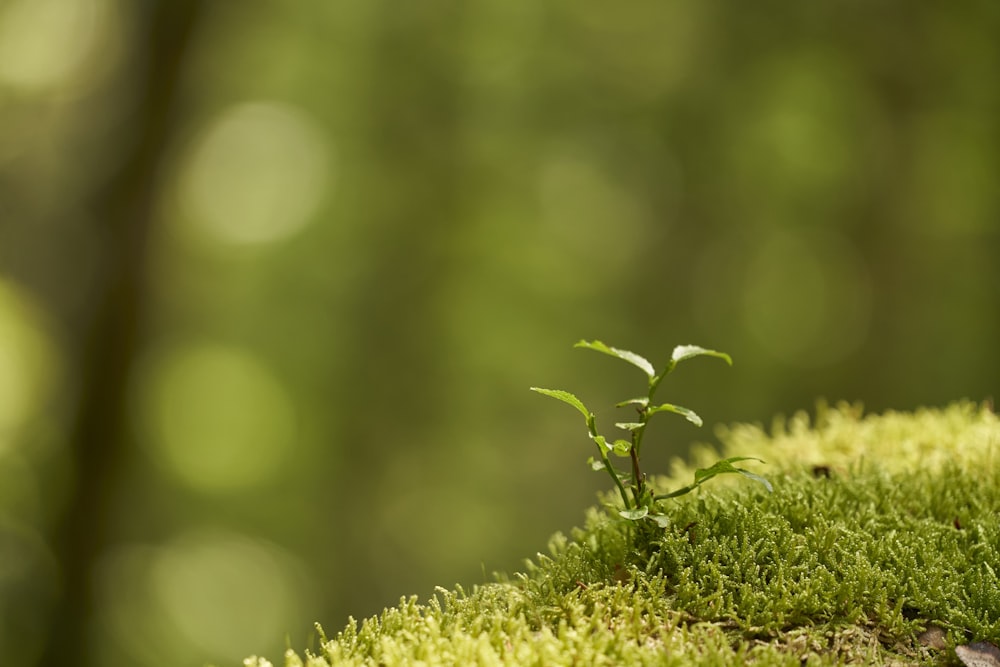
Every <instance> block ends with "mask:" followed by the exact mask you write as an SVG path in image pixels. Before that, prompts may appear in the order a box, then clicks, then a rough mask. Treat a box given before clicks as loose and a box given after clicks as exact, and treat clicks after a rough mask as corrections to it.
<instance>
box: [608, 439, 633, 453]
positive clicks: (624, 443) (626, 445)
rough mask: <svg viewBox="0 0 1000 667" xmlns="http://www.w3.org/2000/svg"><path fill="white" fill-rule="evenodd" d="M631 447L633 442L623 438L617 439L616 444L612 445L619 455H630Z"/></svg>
mask: <svg viewBox="0 0 1000 667" xmlns="http://www.w3.org/2000/svg"><path fill="white" fill-rule="evenodd" d="M631 449H632V443H631V442H629V441H628V440H621V439H618V440H615V442H614V445H612V447H611V450H612V451H613V452H614V453H615V454H616V455H618V456H628V455H629V450H631Z"/></svg>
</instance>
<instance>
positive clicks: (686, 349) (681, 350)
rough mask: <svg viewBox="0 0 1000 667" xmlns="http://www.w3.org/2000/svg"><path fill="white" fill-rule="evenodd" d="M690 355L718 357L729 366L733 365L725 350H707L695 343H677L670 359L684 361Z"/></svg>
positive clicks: (675, 361) (674, 361)
mask: <svg viewBox="0 0 1000 667" xmlns="http://www.w3.org/2000/svg"><path fill="white" fill-rule="evenodd" d="M691 357H718V358H719V359H722V360H723V361H725V362H726V363H727V364H729V365H730V366H732V365H733V359H732V357H730V356H729V355H728V354H726V353H725V352H717V351H716V350H707V349H705V348H703V347H699V346H697V345H678V346H677V347H675V348H674V353H673V354H672V355H671V356H670V360H671V361H672V362H673V363H675V364H676V363H677V362H679V361H684V360H685V359H690V358H691Z"/></svg>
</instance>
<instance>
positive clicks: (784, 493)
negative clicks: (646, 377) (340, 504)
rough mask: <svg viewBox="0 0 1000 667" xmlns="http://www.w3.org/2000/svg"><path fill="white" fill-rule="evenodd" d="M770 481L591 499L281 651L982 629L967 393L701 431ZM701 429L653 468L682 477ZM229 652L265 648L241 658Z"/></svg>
mask: <svg viewBox="0 0 1000 667" xmlns="http://www.w3.org/2000/svg"><path fill="white" fill-rule="evenodd" d="M721 439H722V443H723V450H724V451H723V452H721V454H722V455H725V456H738V455H745V456H759V457H761V458H763V459H765V460H766V461H767V462H768V465H767V466H766V468H762V469H761V471H762V472H764V473H765V474H766V476H767V477H768V478H769V479H770V480H771V481H772V483H773V485H774V492H773V493H771V494H768V493H767V492H766V491H764V490H763V488H762V487H761V486H760V485H757V484H752V483H749V482H747V481H746V480H742V481H741V480H739V479H734V480H731V482H730V483H720V484H716V483H715V481H713V482H712V484H710V485H708V487H707V488H704V489H703V490H701V491H699V492H697V493H695V494H692V495H689V496H684V497H681V498H679V499H677V500H675V501H669V502H667V503H665V506H664V508H665V511H666V512H667V513H668V514H669V515H670V516H671V519H672V524H671V525H670V526H669V527H667V528H666V529H661V528H657V527H655V526H654V524H652V523H651V522H645V524H642V525H639V526H638V527H637V525H636V524H634V523H631V522H626V521H623V520H621V519H618V518H616V517H615V515H614V514H613V513H610V512H608V511H606V510H604V509H593V510H591V511H590V512H589V513H588V516H587V521H586V524H585V527H584V528H583V529H580V530H577V531H575V532H574V534H573V535H572V538H571V539H567V538H566V537H563V536H561V535H556V536H555V537H554V538H553V540H552V542H551V544H550V546H549V549H550V551H551V555H549V556H544V555H541V554H539V555H538V556H537V557H536V559H535V560H534V561H532V562H529V563H528V565H527V568H526V571H525V572H524V573H522V574H518V575H517V576H516V577H514V578H512V579H510V580H501V581H498V582H497V583H492V584H486V585H483V586H479V587H476V588H475V589H474V590H472V591H471V592H468V593H467V592H464V591H463V590H462V589H460V588H459V589H457V590H454V591H448V590H444V589H439V590H438V592H437V594H436V595H435V596H434V597H431V598H430V599H429V600H428V601H427V602H425V603H421V602H418V601H417V599H416V598H409V599H403V600H401V601H400V604H399V606H398V607H395V608H393V609H389V610H386V611H385V612H384V613H383V614H382V615H381V616H380V617H378V618H370V619H368V620H366V621H364V622H363V623H361V625H360V627H359V626H358V624H357V623H356V622H355V621H354V620H353V619H352V620H351V621H350V623H349V624H348V625H347V627H346V629H344V630H342V631H341V632H340V633H338V634H337V635H336V637H334V638H333V639H330V640H327V639H326V638H324V639H323V640H322V642H321V645H320V646H319V647H318V650H317V651H315V652H312V653H310V652H308V651H307V652H304V656H301V655H298V654H296V653H295V652H293V651H289V652H288V653H287V655H286V656H285V658H284V664H285V665H288V666H291V665H310V666H314V667H320V666H329V665H397V664H423V665H688V664H701V665H714V664H720V665H721V664H727V665H731V664H744V663H750V664H761V665H802V664H810V665H813V664H815V665H825V664H844V663H858V664H914V663H917V664H920V663H928V664H949V663H952V664H953V663H954V661H955V656H956V654H955V650H954V648H955V647H956V646H959V645H963V644H966V643H968V642H973V641H980V642H990V643H993V644H1000V580H998V574H1000V421H998V419H997V416H996V415H995V414H994V413H993V412H992V411H991V410H990V409H988V408H986V407H978V406H975V405H972V404H969V403H962V404H956V405H952V406H950V407H948V408H946V409H942V410H923V411H920V412H917V413H915V414H898V413H888V414H884V415H873V416H866V417H863V416H861V414H860V410H859V409H857V408H855V407H852V406H847V405H844V406H840V407H838V408H837V409H830V410H826V409H821V410H820V411H819V414H818V415H817V417H816V419H815V424H814V425H810V423H809V419H808V418H807V417H806V416H804V415H798V416H796V417H795V418H794V419H792V420H791V421H790V422H788V423H778V424H776V425H775V427H774V429H772V434H771V435H768V434H766V433H765V432H764V430H763V429H761V428H759V427H756V426H737V427H735V428H732V429H729V430H727V431H725V432H723V433H721ZM719 454H720V453H718V452H713V451H710V450H708V449H707V448H704V449H700V450H699V451H698V452H696V454H695V457H694V458H695V461H694V464H693V465H687V464H683V463H678V464H677V466H676V470H675V471H674V474H673V475H672V476H671V477H670V478H669V479H661V480H657V481H656V484H657V488H659V489H662V490H669V489H671V488H676V487H677V486H680V485H683V484H687V483H689V482H690V479H691V475H692V472H693V468H695V467H699V465H703V464H708V463H711V462H712V461H714V460H715V459H716V458H717V457H718V456H719ZM246 664H247V665H257V666H258V667H263V666H265V665H269V664H270V663H269V662H267V661H266V660H263V659H258V658H252V659H248V660H247V661H246Z"/></svg>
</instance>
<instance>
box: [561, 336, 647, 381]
mask: <svg viewBox="0 0 1000 667" xmlns="http://www.w3.org/2000/svg"><path fill="white" fill-rule="evenodd" d="M573 347H583V348H586V349H589V350H596V351H598V352H603V353H604V354H608V355H611V356H612V357H617V358H619V359H621V360H622V361H627V362H628V363H630V364H632V365H633V366H635V367H636V368H639V369H640V370H642V372H643V373H645V374H646V375H647V376H649V377H650V378H652V377H653V376H654V375H656V370H654V369H653V364H651V363H649V361H648V360H647V359H646V358H645V357H641V356H639V355H638V354H636V353H635V352H629V351H628V350H619V349H618V348H616V347H609V346H608V345H605V344H604V343H602V342H601V341H599V340H595V341H586V340H581V341H580V342H579V343H577V344H576V345H574V346H573Z"/></svg>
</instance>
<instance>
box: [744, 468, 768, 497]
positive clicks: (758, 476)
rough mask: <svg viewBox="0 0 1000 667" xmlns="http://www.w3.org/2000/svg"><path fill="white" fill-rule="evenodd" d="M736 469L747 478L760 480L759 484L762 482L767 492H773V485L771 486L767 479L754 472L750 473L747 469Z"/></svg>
mask: <svg viewBox="0 0 1000 667" xmlns="http://www.w3.org/2000/svg"><path fill="white" fill-rule="evenodd" d="M736 471H737V472H738V473H739V474H741V475H743V476H744V477H747V478H749V479H752V480H753V481H755V482H760V483H761V484H763V485H764V488H765V489H767V492H768V493H774V487H773V486H771V482H769V481H767V479H766V478H764V477H761V476H760V475H758V474H756V473H752V472H750V471H749V470H744V469H743V468H737V469H736Z"/></svg>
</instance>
